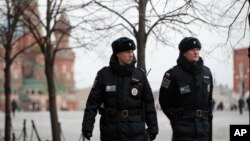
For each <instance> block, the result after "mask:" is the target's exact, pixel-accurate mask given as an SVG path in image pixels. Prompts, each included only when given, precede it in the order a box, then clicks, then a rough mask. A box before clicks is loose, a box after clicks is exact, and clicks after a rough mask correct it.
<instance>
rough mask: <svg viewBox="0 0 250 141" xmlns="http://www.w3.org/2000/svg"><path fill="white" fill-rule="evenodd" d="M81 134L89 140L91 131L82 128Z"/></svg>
mask: <svg viewBox="0 0 250 141" xmlns="http://www.w3.org/2000/svg"><path fill="white" fill-rule="evenodd" d="M82 134H83V136H84V137H85V138H86V139H88V140H90V137H92V132H91V131H88V130H83V131H82Z"/></svg>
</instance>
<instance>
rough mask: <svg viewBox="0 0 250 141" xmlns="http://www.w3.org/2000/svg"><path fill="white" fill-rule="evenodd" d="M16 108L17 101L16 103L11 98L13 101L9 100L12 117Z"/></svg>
mask: <svg viewBox="0 0 250 141" xmlns="http://www.w3.org/2000/svg"><path fill="white" fill-rule="evenodd" d="M16 109H17V103H16V101H15V100H13V101H12V102H11V110H12V113H13V117H15V112H16Z"/></svg>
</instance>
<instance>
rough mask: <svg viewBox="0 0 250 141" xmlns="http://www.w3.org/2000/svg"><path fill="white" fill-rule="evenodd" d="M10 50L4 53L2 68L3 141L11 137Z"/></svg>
mask: <svg viewBox="0 0 250 141" xmlns="http://www.w3.org/2000/svg"><path fill="white" fill-rule="evenodd" d="M10 52H11V51H9V50H7V49H6V54H5V68H4V76H5V82H4V91H5V141H10V139H11V111H10V97H11V86H10V83H11V71H10V69H11V68H10V67H11V62H10Z"/></svg>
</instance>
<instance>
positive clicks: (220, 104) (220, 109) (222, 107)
mask: <svg viewBox="0 0 250 141" xmlns="http://www.w3.org/2000/svg"><path fill="white" fill-rule="evenodd" d="M223 109H224V105H223V102H222V101H221V102H220V103H219V104H218V106H217V110H218V111H223Z"/></svg>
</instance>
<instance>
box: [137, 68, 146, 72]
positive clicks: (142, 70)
mask: <svg viewBox="0 0 250 141" xmlns="http://www.w3.org/2000/svg"><path fill="white" fill-rule="evenodd" d="M137 69H138V70H140V71H141V72H143V73H146V72H145V70H144V69H142V68H139V67H137Z"/></svg>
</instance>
